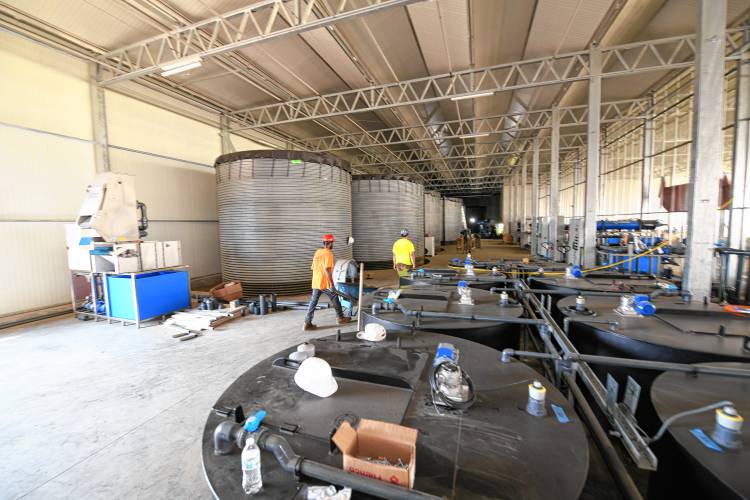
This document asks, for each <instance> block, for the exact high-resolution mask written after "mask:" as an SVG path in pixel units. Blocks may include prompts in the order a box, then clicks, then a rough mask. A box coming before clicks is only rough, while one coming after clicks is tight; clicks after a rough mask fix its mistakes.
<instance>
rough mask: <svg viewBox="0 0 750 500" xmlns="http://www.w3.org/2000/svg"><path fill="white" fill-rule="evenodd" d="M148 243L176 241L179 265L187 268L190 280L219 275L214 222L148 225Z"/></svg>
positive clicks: (217, 239) (217, 246) (171, 222)
mask: <svg viewBox="0 0 750 500" xmlns="http://www.w3.org/2000/svg"><path fill="white" fill-rule="evenodd" d="M148 239H152V240H159V241H170V240H180V241H181V242H182V261H183V263H185V264H187V265H189V266H190V277H191V278H200V277H203V276H209V275H212V274H219V273H220V272H221V265H220V262H219V223H218V222H173V221H168V222H161V221H160V222H152V223H151V224H149V228H148Z"/></svg>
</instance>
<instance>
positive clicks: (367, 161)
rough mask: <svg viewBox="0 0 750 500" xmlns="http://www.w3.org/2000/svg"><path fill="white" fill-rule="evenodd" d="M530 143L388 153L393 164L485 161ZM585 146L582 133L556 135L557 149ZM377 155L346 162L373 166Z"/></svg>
mask: <svg viewBox="0 0 750 500" xmlns="http://www.w3.org/2000/svg"><path fill="white" fill-rule="evenodd" d="M532 141H533V137H524V138H518V139H514V140H512V141H509V142H479V143H475V142H470V143H466V144H455V145H452V146H449V147H448V148H446V149H445V151H443V154H442V156H441V157H435V156H432V154H434V151H432V150H429V149H406V150H395V151H392V155H393V157H394V159H395V160H394V161H395V162H397V163H400V162H405V163H418V162H430V161H440V160H441V159H445V160H451V159H458V158H470V159H478V158H488V157H493V156H498V155H519V154H520V153H521V151H523V149H524V148H526V147H528V146H529V145H530V144H531V142H532ZM541 141H542V143H541V144H542V146H541V149H540V151H551V146H550V144H549V138H548V137H543V138H541ZM585 145H586V134H585V133H581V134H565V135H561V136H560V150H567V149H577V148H579V147H583V146H585ZM379 158H382V157H381V156H380V155H370V154H369V153H364V154H358V155H355V156H353V157H352V158H351V159H350V162H351V164H352V166H356V167H365V166H370V165H377V164H378V161H379Z"/></svg>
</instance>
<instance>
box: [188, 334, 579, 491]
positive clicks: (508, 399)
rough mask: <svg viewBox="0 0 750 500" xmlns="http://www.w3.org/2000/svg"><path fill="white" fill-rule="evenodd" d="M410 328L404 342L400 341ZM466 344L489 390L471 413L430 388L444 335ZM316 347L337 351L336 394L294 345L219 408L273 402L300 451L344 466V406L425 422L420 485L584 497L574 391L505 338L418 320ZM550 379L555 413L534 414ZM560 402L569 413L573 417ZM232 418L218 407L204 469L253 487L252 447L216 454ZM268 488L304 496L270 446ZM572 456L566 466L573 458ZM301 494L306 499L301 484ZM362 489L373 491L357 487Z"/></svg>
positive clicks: (275, 422)
mask: <svg viewBox="0 0 750 500" xmlns="http://www.w3.org/2000/svg"><path fill="white" fill-rule="evenodd" d="M397 339H400V343H397ZM441 342H449V343H451V344H453V345H454V346H456V347H457V348H458V350H459V353H460V354H459V363H460V364H461V366H463V367H464V369H465V370H467V372H468V374H469V376H470V377H471V378H472V381H473V383H474V386H475V388H476V390H477V399H476V402H475V403H474V405H473V406H472V407H471V408H469V409H468V410H467V411H466V412H465V413H463V414H458V413H455V412H453V411H449V410H446V409H441V410H440V412H438V411H437V410H436V409H435V407H434V405H433V403H432V399H431V396H430V384H429V382H428V376H429V373H430V370H429V366H430V365H431V364H432V362H433V357H434V353H435V350H436V347H437V344H438V343H441ZM312 343H313V344H314V345H315V347H316V355H317V356H318V357H321V358H323V359H326V360H327V361H328V362H329V364H330V365H331V367H332V368H333V370H334V375H335V377H336V379H337V383H338V386H339V389H338V391H337V392H336V393H335V394H334V395H333V396H331V397H329V398H325V399H322V398H318V397H316V396H313V395H311V394H308V393H306V392H304V391H302V390H301V389H299V388H298V387H297V386H296V385H295V383H294V382H293V376H294V373H295V372H294V369H292V368H289V367H287V366H285V362H283V361H281V359H280V358H283V357H285V356H286V355H288V354H289V353H290V352H292V351H294V350H295V346H290V347H289V348H287V349H284V350H283V351H281V352H279V353H277V354H275V355H273V356H270V357H268V358H267V359H265V360H263V361H261V362H260V363H258V364H256V365H255V366H253V367H252V368H251V369H249V370H248V371H247V372H245V373H244V374H242V375H241V376H240V377H239V378H238V379H237V380H236V381H235V382H234V383H232V384H231V385H230V386H229V387H228V388H227V390H226V391H225V392H224V393H223V394H222V395H221V396H220V397H219V399H218V400H217V401H216V404H215V407H219V406H221V407H230V408H233V407H235V406H236V405H238V404H241V405H243V408H244V409H245V412H246V413H247V414H251V413H254V412H255V411H256V410H258V409H260V408H263V409H265V410H266V411H267V412H268V414H267V417H266V420H265V422H266V423H267V424H268V426H269V427H270V429H271V430H272V431H274V432H281V431H280V429H281V428H284V429H286V433H281V435H282V436H283V437H284V438H285V439H287V440H288V441H289V442H290V444H291V445H292V447H293V448H294V450H295V452H296V453H297V454H299V455H302V456H304V457H306V458H309V459H311V460H316V461H319V462H323V463H326V464H328V465H332V466H334V467H339V468H340V467H341V465H342V464H341V455H340V454H339V453H338V452H337V453H334V454H332V453H330V452H329V450H330V443H329V439H328V436H329V433H330V431H331V430H332V429H333V426H334V421H335V419H336V418H337V417H339V416H341V415H342V414H356V415H357V416H359V417H363V418H370V419H375V420H383V421H387V422H392V423H397V424H400V425H405V426H407V427H413V428H416V429H418V430H419V437H418V439H417V459H416V480H415V484H414V488H415V489H418V490H421V491H425V492H428V493H432V494H435V495H440V496H445V497H449V498H456V499H459V498H478V497H484V498H500V497H503V498H525V499H528V500H535V499H546V498H549V492H550V487H551V485H554V491H555V498H559V499H561V500H567V499H570V500H572V499H575V498H578V496H579V495H580V493H581V490H582V488H583V485H584V483H585V481H586V477H587V473H588V460H589V457H588V453H589V451H588V450H589V448H588V443H587V439H586V434H585V431H584V428H583V425H582V424H581V422H580V420H579V418H578V416H577V415H576V413H575V411H574V409H573V407H572V406H571V405H570V403H569V402H568V401H567V399H566V398H565V397H564V396H563V395H562V394H561V393H560V392H559V391H558V390H557V389H556V388H555V387H554V386H553V385H552V384H551V383H550V382H549V381H547V380H546V379H544V378H543V377H542V376H541V375H540V374H539V373H538V372H536V371H534V370H533V369H531V368H530V367H528V366H527V365H525V364H523V363H521V362H518V361H512V362H510V363H501V362H500V353H499V352H497V351H496V350H494V349H491V348H488V347H485V346H482V345H480V344H477V343H474V342H470V341H467V340H464V339H459V338H455V337H449V336H446V335H440V334H436V333H428V332H420V331H417V332H416V334H415V335H412V334H409V333H405V334H396V333H393V332H389V333H388V336H387V338H386V340H385V341H383V342H379V343H369V342H364V341H359V340H357V339H356V338H355V337H354V334H353V333H348V334H344V335H342V340H341V341H337V340H336V338H335V336H331V337H324V338H321V339H317V340H313V341H312ZM534 380H540V381H541V382H542V383H543V384H544V386H545V387H546V388H547V397H546V408H547V415H546V416H544V417H533V416H531V415H529V414H528V413H526V411H525V405H526V403H527V399H528V388H527V386H528V385H529V384H530V383H531V382H532V381H534ZM551 404H555V405H556V406H557V407H558V409H561V410H562V412H563V414H564V416H565V417H566V418H568V419H569V421H568V422H567V423H564V422H562V421H561V420H564V419H559V418H557V417H556V416H555V413H554V412H553V410H552V408H551ZM222 420H224V418H223V417H220V416H219V415H217V414H215V413H214V412H209V415H208V418H207V420H206V425H205V428H204V432H203V444H202V446H203V449H202V455H203V468H204V472H205V475H206V478H207V480H208V482H209V485H210V487H211V490H212V491H213V493H214V495H216V497H217V498H225V499H226V498H238V499H240V498H245V496H244V493H243V492H242V488H241V478H242V474H241V471H240V450H239V449H235V451H234V453H233V454H231V455H226V456H218V455H215V454H214V453H213V431H214V429H215V428H216V425H217V424H218V423H219V422H221V421H222ZM261 457H262V474H263V490H262V491H261V492H260V493H259V494H258V495H256V496H255V497H254V498H259V499H276V498H298V497H295V496H294V495H295V494H297V493H298V492H299V491H300V489H301V488H302V487H303V484H305V483H307V484H316V483H315V482H314V481H312V480H309V479H306V478H300V479H299V481H302V482H298V480H296V479H295V478H293V477H292V475H291V474H288V473H287V472H285V471H283V470H282V469H281V468H280V466H279V465H278V464H277V462H276V460H275V459H274V458H273V457H272V456H271V455H270V454H268V453H267V452H265V451H263V452H262V453H261ZM561 464H562V465H563V466H561ZM299 498H302V496H301V495H300V496H299ZM353 498H362V496H360V495H358V494H357V493H356V492H355V493H354V494H353Z"/></svg>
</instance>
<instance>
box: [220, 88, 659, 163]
mask: <svg viewBox="0 0 750 500" xmlns="http://www.w3.org/2000/svg"><path fill="white" fill-rule="evenodd" d="M647 108H648V99H647V98H639V99H627V100H622V101H612V102H606V103H602V119H601V122H602V123H612V122H615V121H625V120H643V118H644V117H645V116H646V111H647ZM559 109H560V121H561V123H560V126H561V127H573V126H584V125H586V123H587V121H588V106H586V105H580V106H566V107H561V108H559ZM551 116H552V109H541V110H536V111H528V112H525V113H508V114H502V115H495V116H488V117H485V118H464V119H460V120H450V121H444V122H435V123H429V124H427V125H410V126H403V127H394V128H386V129H378V130H368V131H367V132H353V133H351V134H339V135H328V136H323V137H311V138H306V139H304V138H303V139H300V140H299V141H298V142H299V143H300V144H302V145H303V147H304V148H305V149H306V150H309V151H318V152H331V151H339V150H343V149H359V148H367V147H376V146H386V145H393V144H406V143H411V142H420V141H430V142H436V141H437V142H441V141H444V140H446V139H460V138H466V139H468V138H472V136H474V137H476V136H480V137H481V136H484V135H485V134H486V135H489V134H505V133H512V132H515V131H522V130H540V129H543V128H549V126H550V124H549V123H550V122H549V119H550V118H551ZM244 128H245V127H236V128H233V130H235V131H236V130H243V129H244Z"/></svg>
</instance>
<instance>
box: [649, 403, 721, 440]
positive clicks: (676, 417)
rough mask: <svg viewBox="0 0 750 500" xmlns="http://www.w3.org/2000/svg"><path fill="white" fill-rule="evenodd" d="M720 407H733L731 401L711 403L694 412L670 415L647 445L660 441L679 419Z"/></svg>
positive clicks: (688, 411)
mask: <svg viewBox="0 0 750 500" xmlns="http://www.w3.org/2000/svg"><path fill="white" fill-rule="evenodd" d="M722 406H734V403H732V402H731V401H719V402H718V403H713V404H710V405H706V406H701V407H700V408H696V409H694V410H687V411H683V412H681V413H676V414H674V415H672V416H671V417H669V418H668V419H666V420H665V421H664V423H663V424H661V427H660V428H659V431H658V432H657V433H656V434H654V437H652V438H651V439H649V440H648V442H649V443H653V442H654V441H658V440H659V439H661V437H662V436H663V435H664V433H665V432H666V431H667V428H668V427H669V426H670V425H672V424H673V423H675V422H676V421H677V420H679V419H681V418H683V417H688V416H690V415H695V414H696V413H703V412H704V411H711V410H715V409H717V408H721V407H722Z"/></svg>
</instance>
